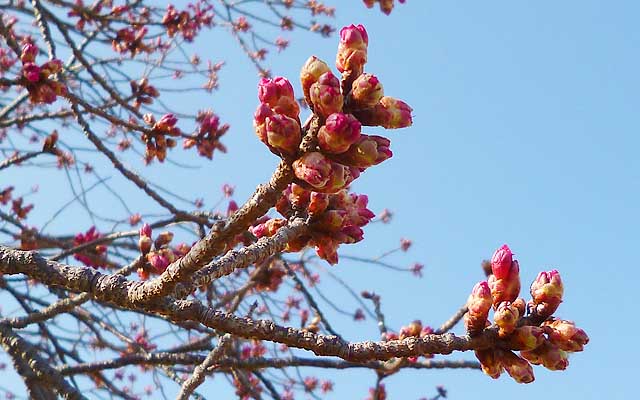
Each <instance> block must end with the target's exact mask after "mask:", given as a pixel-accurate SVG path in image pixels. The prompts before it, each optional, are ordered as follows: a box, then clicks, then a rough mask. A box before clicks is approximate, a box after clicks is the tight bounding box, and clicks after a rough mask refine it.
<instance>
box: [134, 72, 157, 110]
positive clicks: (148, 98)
mask: <svg viewBox="0 0 640 400" xmlns="http://www.w3.org/2000/svg"><path fill="white" fill-rule="evenodd" d="M129 84H130V85H131V95H132V96H133V98H134V100H133V107H134V108H136V109H138V108H140V106H141V105H142V104H147V105H149V104H152V103H153V99H154V98H156V97H158V96H160V92H158V89H156V88H155V86H152V85H150V84H149V80H148V79H147V78H142V79H140V81H139V82H136V81H131V82H130V83H129Z"/></svg>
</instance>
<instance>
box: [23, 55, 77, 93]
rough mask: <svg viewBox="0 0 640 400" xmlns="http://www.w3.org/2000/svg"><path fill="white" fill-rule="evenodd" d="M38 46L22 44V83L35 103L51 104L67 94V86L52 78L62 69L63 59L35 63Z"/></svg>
mask: <svg viewBox="0 0 640 400" xmlns="http://www.w3.org/2000/svg"><path fill="white" fill-rule="evenodd" d="M37 55H38V48H37V47H36V46H35V45H34V44H32V43H25V44H24V46H22V53H21V54H20V61H22V77H21V83H22V84H23V85H24V87H26V88H27V91H28V92H29V100H30V101H31V102H32V103H34V104H41V103H45V104H51V103H53V102H54V101H56V99H57V97H58V96H64V95H66V94H67V88H66V86H64V84H62V83H61V82H58V81H55V80H52V79H50V77H51V76H52V75H55V74H57V73H58V72H60V71H62V61H60V60H58V59H57V58H54V59H52V60H49V61H47V62H45V63H44V64H41V65H38V64H36V63H35V60H36V56H37Z"/></svg>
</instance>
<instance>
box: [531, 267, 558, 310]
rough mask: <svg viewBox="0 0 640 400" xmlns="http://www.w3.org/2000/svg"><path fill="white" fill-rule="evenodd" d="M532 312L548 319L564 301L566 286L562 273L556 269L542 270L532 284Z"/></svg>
mask: <svg viewBox="0 0 640 400" xmlns="http://www.w3.org/2000/svg"><path fill="white" fill-rule="evenodd" d="M530 292H531V297H533V300H532V306H533V307H532V313H533V314H535V315H537V316H539V317H540V318H542V319H547V318H548V317H550V316H551V315H553V313H554V312H555V311H556V310H557V309H558V306H559V305H560V303H561V302H562V295H563V293H564V286H563V284H562V279H561V278H560V273H559V272H558V271H556V270H553V271H548V272H544V271H543V272H540V273H539V274H538V277H537V278H536V280H535V281H533V283H532V284H531V290H530Z"/></svg>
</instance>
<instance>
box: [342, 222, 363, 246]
mask: <svg viewBox="0 0 640 400" xmlns="http://www.w3.org/2000/svg"><path fill="white" fill-rule="evenodd" d="M340 238H341V241H342V243H358V242H360V241H362V239H364V231H363V230H362V228H360V227H357V226H355V225H349V226H345V227H344V228H342V229H341V230H340Z"/></svg>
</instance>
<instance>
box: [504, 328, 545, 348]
mask: <svg viewBox="0 0 640 400" xmlns="http://www.w3.org/2000/svg"><path fill="white" fill-rule="evenodd" d="M544 339H545V338H544V330H543V329H542V328H540V327H537V326H532V325H525V326H521V327H520V328H516V329H515V330H514V331H513V333H512V334H511V336H509V339H508V340H509V348H511V349H512V350H534V349H536V348H538V347H539V346H540V345H542V343H543V342H544Z"/></svg>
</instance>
